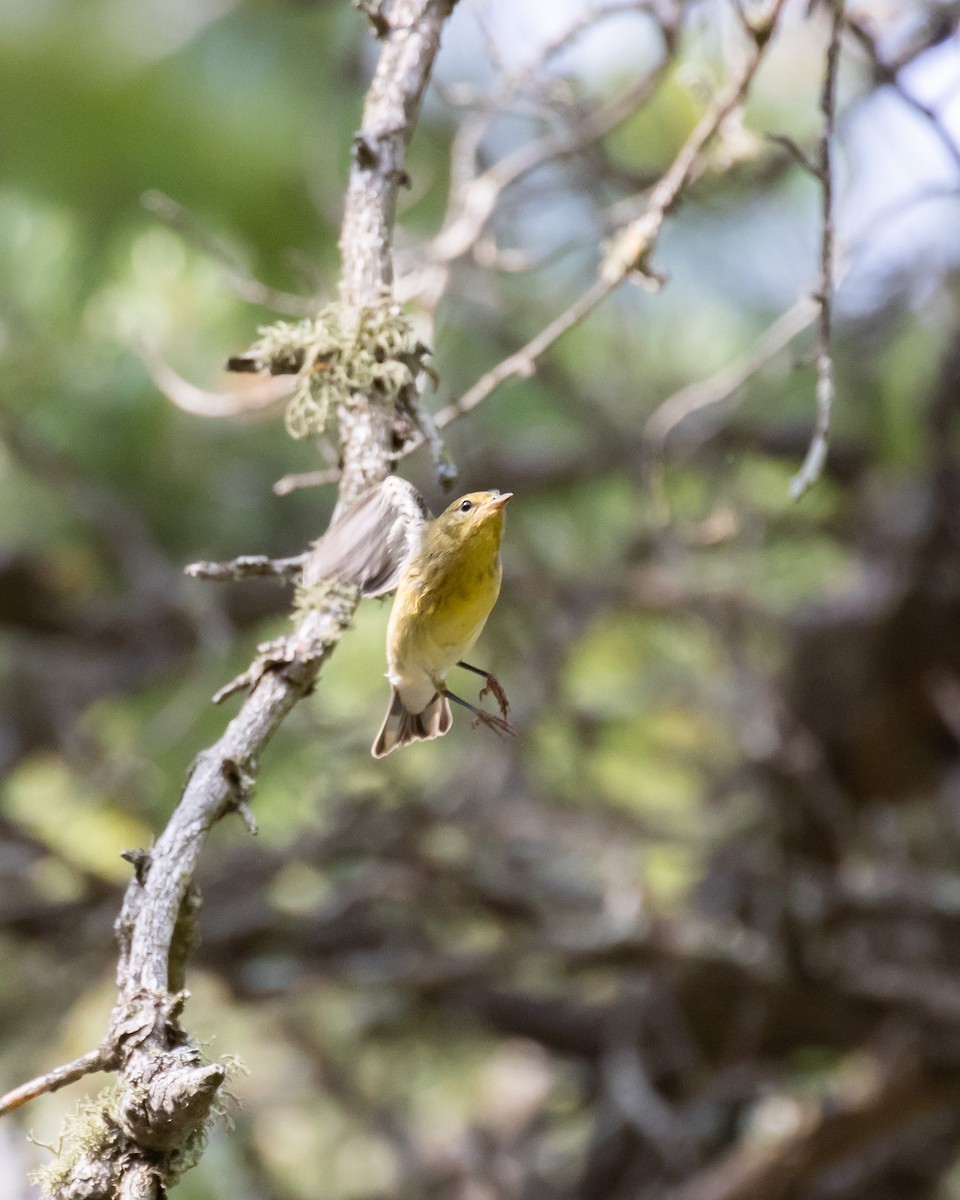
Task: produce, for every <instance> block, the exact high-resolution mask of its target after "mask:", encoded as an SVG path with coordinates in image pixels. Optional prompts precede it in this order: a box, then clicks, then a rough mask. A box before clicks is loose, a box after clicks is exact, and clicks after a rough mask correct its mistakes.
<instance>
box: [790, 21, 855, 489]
mask: <svg viewBox="0 0 960 1200" xmlns="http://www.w3.org/2000/svg"><path fill="white" fill-rule="evenodd" d="M843 8H844V0H833V23H832V25H831V29H830V44H829V45H828V47H827V67H826V71H825V73H824V78H823V91H822V93H821V97H820V109H821V111H822V113H823V129H822V132H821V135H820V157H819V161H818V169H817V174H818V176H819V178H820V187H821V195H822V212H823V231H822V235H821V239H820V286H819V290H818V293H817V297H816V299H817V302H818V303H819V305H820V327H819V335H818V338H817V359H816V369H817V420H816V424H815V425H814V430H813V438H812V439H811V442H810V448H809V449H808V450H807V455H806V458H805V459H804V460H803V463H802V465H801V467H800V470H799V471H798V472H797V473H796V475H795V476H794V477H793V479H792V480H791V481H790V496H791V498H792V499H794V500H799V499H800V498H801V496H803V495H804V494H805V493H806V492H807V491H809V490H810V488H811V487H813V485H814V484H815V483H816V482H817V480H818V479H819V478H820V476H821V475H822V474H823V468H824V465H825V464H826V461H827V449H828V446H829V438H830V414H831V412H832V410H833V399H834V380H833V353H832V350H831V345H830V335H831V326H832V324H833V294H834V289H835V279H834V272H835V265H834V248H833V243H834V227H833V133H834V125H835V121H836V107H837V74H838V71H839V68H840V35H841V33H842V32H843Z"/></svg>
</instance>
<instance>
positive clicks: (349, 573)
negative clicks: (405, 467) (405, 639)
mask: <svg viewBox="0 0 960 1200" xmlns="http://www.w3.org/2000/svg"><path fill="white" fill-rule="evenodd" d="M431 515H432V514H431V512H430V510H429V508H427V505H426V502H425V501H424V499H423V497H422V496H421V495H420V493H419V492H418V491H417V489H416V488H415V487H414V486H413V484H412V483H408V482H407V481H406V480H405V479H400V478H399V476H397V475H390V476H388V478H386V479H385V480H384V481H383V482H382V483H379V484H377V486H376V487H373V488H371V489H370V491H369V492H364V494H363V495H362V496H361V497H360V499H359V500H355V501H354V502H353V504H351V505H350V507H349V508H347V509H345V510H344V512H343V513H341V515H340V516H339V517H338V518H337V519H336V521H334V523H333V524H332V525H331V526H330V528H329V529H328V530H327V532H326V533H325V534H324V535H323V537H322V538H320V539H319V540H318V541H316V542H314V543H313V545H312V546H311V547H310V553H309V556H308V558H307V561H306V563H305V564H304V568H303V583H304V586H305V587H311V586H312V585H314V584H317V583H319V582H320V581H321V580H322V579H341V580H343V582H345V583H355V584H356V585H357V587H359V588H360V592H361V594H362V595H364V596H383V595H385V594H386V593H387V592H392V591H393V590H394V588H395V587H396V586H397V583H398V581H399V579H400V573H401V571H402V570H403V567H404V565H405V564H406V562H407V560H408V559H409V558H410V556H411V555H412V554H416V552H417V551H418V550H419V548H420V538H421V535H422V533H423V527H424V524H425V523H426V522H427V521H428V520H430V517H431Z"/></svg>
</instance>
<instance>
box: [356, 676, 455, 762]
mask: <svg viewBox="0 0 960 1200" xmlns="http://www.w3.org/2000/svg"><path fill="white" fill-rule="evenodd" d="M452 724H453V717H452V716H451V715H450V702H449V701H448V700H447V698H446V696H440V695H437V696H434V698H433V699H432V700H431V701H430V703H429V704H428V705H427V707H426V708H425V709H424V710H423V712H418V713H413V712H410V710H409V709H408V708H406V707H405V706H404V703H403V701H402V700H401V699H400V693H399V692H398V691H397V689H396V688H394V689H393V691H392V692H391V693H390V705H389V707H388V708H387V715H386V716H385V717H384V718H383V724H382V725H381V726H380V732H379V733H378V734H377V740H376V741H375V742H374V743H373V748H372V749H371V751H370V753H371V754H372V755H373V757H374V758H383V757H384V755H386V754H389V753H390V751H391V750H396V748H397V747H398V746H405V745H406V744H407V743H408V742H421V741H427V740H428V739H430V738H436V737H443V735H444V734H445V733H446V732H447V730H448V729H449V728H450V726H451V725H452Z"/></svg>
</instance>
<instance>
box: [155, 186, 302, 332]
mask: <svg viewBox="0 0 960 1200" xmlns="http://www.w3.org/2000/svg"><path fill="white" fill-rule="evenodd" d="M140 203H141V204H142V205H143V207H144V208H146V209H148V210H149V211H150V212H152V213H154V214H155V215H156V216H158V217H159V218H160V220H161V221H163V222H164V224H165V225H168V226H169V227H170V228H171V229H173V230H175V231H176V232H177V233H179V234H181V235H182V236H183V237H184V238H186V239H187V240H188V241H190V242H192V243H193V245H194V246H196V247H197V249H198V250H200V251H202V252H203V253H204V254H206V255H207V256H208V257H209V258H212V259H213V260H214V262H216V263H219V264H220V266H221V267H222V268H223V270H224V273H225V275H226V279H227V283H228V285H229V287H230V288H231V290H232V291H233V292H235V293H236V295H238V296H239V297H240V298H241V300H248V301H249V302H250V303H251V304H259V305H261V306H262V307H264V308H270V309H273V311H274V312H278V313H285V314H286V315H287V316H291V317H309V316H312V315H313V313H314V312H315V311H316V307H317V305H316V302H315V301H314V300H311V299H309V298H308V297H306V296H296V295H294V294H293V293H292V292H282V291H279V290H278V289H277V288H272V287H268V286H267V285H266V284H265V283H261V282H260V280H259V279H253V278H252V277H251V276H250V275H249V274H247V272H246V271H245V270H244V269H243V267H242V266H241V265H240V263H239V262H238V261H237V258H236V256H235V255H234V254H233V253H232V252H231V250H230V249H229V248H228V247H226V246H225V245H224V244H223V243H222V242H221V241H219V240H218V239H217V238H216V237H215V236H214V235H213V234H212V233H211V232H210V230H209V229H207V228H206V227H205V226H204V224H203V223H202V222H201V221H200V220H199V218H197V217H195V216H194V214H193V213H192V212H190V210H189V209H188V208H185V207H184V206H183V205H182V204H180V203H178V202H177V201H176V200H174V199H173V197H172V196H167V195H166V194H165V193H164V192H160V191H157V190H156V189H153V188H151V189H150V190H149V191H146V192H144V193H143V195H142V196H141V197H140Z"/></svg>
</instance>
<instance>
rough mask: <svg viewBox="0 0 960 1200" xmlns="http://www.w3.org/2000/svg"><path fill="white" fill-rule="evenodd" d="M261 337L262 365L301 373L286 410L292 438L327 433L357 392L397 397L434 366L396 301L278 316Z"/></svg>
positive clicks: (257, 357) (257, 355)
mask: <svg viewBox="0 0 960 1200" xmlns="http://www.w3.org/2000/svg"><path fill="white" fill-rule="evenodd" d="M259 335H260V336H259V338H258V340H257V341H256V342H255V343H254V344H253V346H251V348H250V356H251V357H252V359H253V361H254V364H255V366H256V368H257V370H258V371H261V372H264V373H271V374H292V373H296V375H297V384H296V388H295V390H294V393H293V395H292V396H291V398H290V400H289V401H288V403H287V411H286V425H287V431H288V433H289V434H290V436H291V437H294V438H305V437H310V436H314V435H319V434H322V433H323V432H324V431H325V430H326V427H327V422H328V420H329V417H330V414H331V412H335V411H336V407H337V405H339V404H342V403H349V400H350V397H351V396H353V395H354V394H355V393H359V394H362V395H370V394H372V393H374V392H377V393H379V394H381V395H382V396H385V397H386V398H387V399H389V400H393V401H397V400H398V399H399V398H400V397H401V395H402V394H403V393H404V391H405V390H406V389H408V388H413V387H414V386H415V385H416V380H417V375H418V374H419V373H420V372H421V371H424V370H427V371H429V367H428V366H426V365H425V362H424V360H425V359H426V358H427V357H428V354H429V352H428V350H427V348H426V347H425V346H424V345H423V344H422V343H420V342H419V341H418V340H417V337H416V335H415V333H414V329H413V323H412V322H411V320H410V318H409V317H408V316H407V315H406V314H405V313H404V312H403V310H402V309H401V308H400V306H399V305H397V304H382V305H379V306H377V307H373V308H363V309H359V310H357V309H348V308H346V307H344V306H343V305H342V304H339V303H332V304H327V305H325V306H324V307H323V308H322V309H321V310H320V311H319V312H318V313H317V315H316V317H314V318H313V319H312V320H306V321H297V322H294V323H291V322H288V321H277V322H276V324H274V325H267V326H265V327H263V328H262V329H260V330H259Z"/></svg>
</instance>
